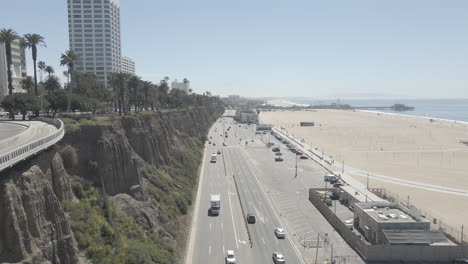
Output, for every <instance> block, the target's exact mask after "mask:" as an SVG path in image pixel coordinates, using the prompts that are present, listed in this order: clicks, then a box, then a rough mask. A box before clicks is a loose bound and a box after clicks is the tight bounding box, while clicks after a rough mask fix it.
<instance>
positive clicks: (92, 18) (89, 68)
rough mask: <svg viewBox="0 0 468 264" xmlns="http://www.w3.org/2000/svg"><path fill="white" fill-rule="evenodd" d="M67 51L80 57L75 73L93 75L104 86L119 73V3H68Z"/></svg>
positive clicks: (75, 0) (71, 0) (90, 0)
mask: <svg viewBox="0 0 468 264" xmlns="http://www.w3.org/2000/svg"><path fill="white" fill-rule="evenodd" d="M67 1H68V33H69V39H70V49H72V50H74V51H75V52H76V53H77V54H78V56H79V57H80V62H79V63H78V64H77V66H76V70H77V71H82V72H92V73H95V74H96V75H97V76H98V79H99V80H101V81H103V82H104V83H105V85H107V76H108V74H109V73H111V72H120V71H121V62H122V61H121V54H122V52H121V46H120V3H119V0H67Z"/></svg>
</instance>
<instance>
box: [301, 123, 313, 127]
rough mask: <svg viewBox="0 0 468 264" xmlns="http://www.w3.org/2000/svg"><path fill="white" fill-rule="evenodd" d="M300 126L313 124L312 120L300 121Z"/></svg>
mask: <svg viewBox="0 0 468 264" xmlns="http://www.w3.org/2000/svg"><path fill="white" fill-rule="evenodd" d="M300 125H301V126H314V125H315V124H314V122H300Z"/></svg>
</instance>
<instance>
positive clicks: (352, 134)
mask: <svg viewBox="0 0 468 264" xmlns="http://www.w3.org/2000/svg"><path fill="white" fill-rule="evenodd" d="M260 119H261V120H262V121H263V122H265V123H269V124H273V125H275V126H280V127H284V128H285V129H286V130H287V131H288V133H290V134H293V135H294V136H295V137H297V138H301V139H304V141H305V142H306V143H307V144H309V145H311V146H313V147H314V148H317V149H318V150H319V151H321V152H324V153H325V155H327V156H332V158H333V159H334V160H336V161H339V162H342V161H344V163H345V164H346V165H349V166H351V167H353V168H357V169H362V170H366V171H369V172H370V173H375V174H380V175H385V176H390V177H394V178H399V179H404V180H411V181H416V182H420V183H426V184H433V185H437V186H441V187H451V188H457V189H462V190H468V145H467V144H464V143H463V142H464V141H466V142H467V143H468V125H467V124H464V123H460V122H457V123H456V122H450V121H438V120H435V121H434V120H433V121H431V120H429V119H424V118H417V117H407V116H399V115H386V114H380V113H379V114H378V113H371V112H359V111H344V110H317V111H276V112H263V113H261V115H260ZM301 121H302V122H315V126H313V127H301V126H300V125H299V122H301ZM355 178H356V179H357V180H360V181H362V182H366V177H360V176H356V177H355ZM370 187H385V188H386V190H387V191H388V192H389V193H391V194H392V195H393V196H395V197H398V198H399V200H400V201H405V202H406V201H407V200H408V196H409V201H410V203H411V204H414V205H415V206H417V207H418V208H420V209H421V210H422V211H424V212H427V213H428V214H430V215H431V216H432V217H435V218H437V219H438V221H442V222H443V223H448V224H450V225H453V226H454V227H456V228H460V229H461V225H462V224H463V225H465V227H467V226H468V197H467V196H461V195H453V194H448V193H442V192H435V191H430V190H426V189H420V188H413V187H408V186H402V185H399V184H393V183H389V182H383V181H380V180H375V179H372V180H370Z"/></svg>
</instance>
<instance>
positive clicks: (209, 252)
mask: <svg viewBox="0 0 468 264" xmlns="http://www.w3.org/2000/svg"><path fill="white" fill-rule="evenodd" d="M208 254H210V255H211V246H209V247H208Z"/></svg>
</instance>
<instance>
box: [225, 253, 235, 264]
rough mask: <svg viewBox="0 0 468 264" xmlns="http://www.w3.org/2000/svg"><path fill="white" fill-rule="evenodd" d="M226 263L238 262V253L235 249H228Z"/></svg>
mask: <svg viewBox="0 0 468 264" xmlns="http://www.w3.org/2000/svg"><path fill="white" fill-rule="evenodd" d="M226 264H236V255H235V254H234V250H228V251H227V256H226Z"/></svg>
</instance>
